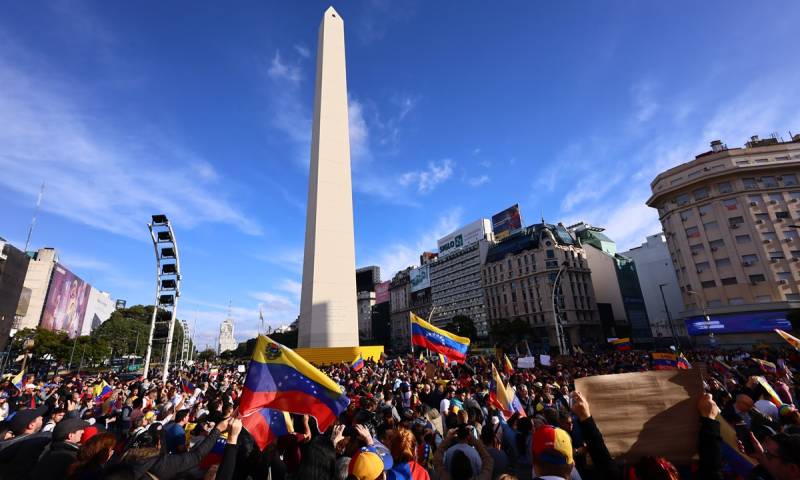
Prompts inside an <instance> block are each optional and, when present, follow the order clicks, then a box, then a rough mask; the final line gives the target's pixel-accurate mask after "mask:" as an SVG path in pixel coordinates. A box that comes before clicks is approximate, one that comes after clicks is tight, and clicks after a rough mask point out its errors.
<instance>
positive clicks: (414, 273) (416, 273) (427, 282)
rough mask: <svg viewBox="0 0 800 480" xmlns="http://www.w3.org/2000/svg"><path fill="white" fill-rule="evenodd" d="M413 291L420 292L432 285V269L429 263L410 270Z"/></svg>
mask: <svg viewBox="0 0 800 480" xmlns="http://www.w3.org/2000/svg"><path fill="white" fill-rule="evenodd" d="M409 277H410V280H411V291H412V292H418V291H420V290H424V289H426V288H429V287H430V286H431V276H430V269H429V266H428V265H423V266H421V267H417V268H415V269H413V270H411V272H409Z"/></svg>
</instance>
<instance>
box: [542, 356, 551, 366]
mask: <svg viewBox="0 0 800 480" xmlns="http://www.w3.org/2000/svg"><path fill="white" fill-rule="evenodd" d="M539 363H541V364H542V365H547V366H548V367H549V366H550V355H539Z"/></svg>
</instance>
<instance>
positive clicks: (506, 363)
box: [503, 354, 514, 375]
mask: <svg viewBox="0 0 800 480" xmlns="http://www.w3.org/2000/svg"><path fill="white" fill-rule="evenodd" d="M503 370H505V372H506V375H514V366H513V365H512V364H511V360H509V359H508V355H505V354H504V355H503Z"/></svg>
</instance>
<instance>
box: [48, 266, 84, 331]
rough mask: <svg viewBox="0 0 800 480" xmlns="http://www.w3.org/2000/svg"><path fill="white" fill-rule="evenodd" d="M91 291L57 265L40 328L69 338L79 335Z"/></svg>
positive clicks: (74, 276) (73, 275)
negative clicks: (66, 335)
mask: <svg viewBox="0 0 800 480" xmlns="http://www.w3.org/2000/svg"><path fill="white" fill-rule="evenodd" d="M91 290H92V287H91V285H89V284H88V283H86V282H84V281H83V280H81V279H80V278H79V277H78V276H77V275H75V274H74V273H72V272H70V271H69V270H67V269H66V268H65V267H64V266H63V265H61V264H60V263H57V264H56V266H55V268H53V276H52V277H51V279H50V288H49V289H48V290H47V300H46V301H45V304H44V311H43V312H42V323H41V326H42V328H45V329H47V330H52V331H61V332H67V334H68V335H69V336H70V337H73V336H75V335H76V334H80V332H81V327H82V325H81V324H82V323H83V317H84V315H85V314H86V305H87V304H88V303H89V294H90V293H91Z"/></svg>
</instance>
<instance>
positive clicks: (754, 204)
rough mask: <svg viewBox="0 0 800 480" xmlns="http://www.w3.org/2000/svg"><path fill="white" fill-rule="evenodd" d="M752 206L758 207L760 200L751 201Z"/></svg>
mask: <svg viewBox="0 0 800 480" xmlns="http://www.w3.org/2000/svg"><path fill="white" fill-rule="evenodd" d="M750 206H751V207H757V206H758V202H750Z"/></svg>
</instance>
